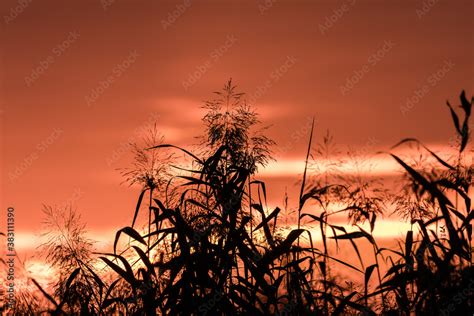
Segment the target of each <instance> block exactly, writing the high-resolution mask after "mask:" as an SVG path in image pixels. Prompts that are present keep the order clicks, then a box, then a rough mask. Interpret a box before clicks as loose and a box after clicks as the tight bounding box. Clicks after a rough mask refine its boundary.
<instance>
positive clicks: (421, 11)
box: [415, 0, 439, 20]
mask: <svg viewBox="0 0 474 316" xmlns="http://www.w3.org/2000/svg"><path fill="white" fill-rule="evenodd" d="M438 2H439V0H425V1H423V3H422V4H421V8H417V9H416V10H415V13H416V16H417V17H418V19H419V20H421V19H422V18H423V17H424V16H425V15H426V14H428V13H429V12H430V11H431V9H433V7H434V6H435V5H436V4H437V3H438Z"/></svg>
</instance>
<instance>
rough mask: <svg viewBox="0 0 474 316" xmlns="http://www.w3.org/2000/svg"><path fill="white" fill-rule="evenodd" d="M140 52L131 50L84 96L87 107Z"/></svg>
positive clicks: (120, 75)
mask: <svg viewBox="0 0 474 316" xmlns="http://www.w3.org/2000/svg"><path fill="white" fill-rule="evenodd" d="M138 57H140V54H138V52H137V51H136V50H134V51H131V52H130V53H129V54H128V56H127V57H126V58H125V59H124V60H123V61H122V62H120V63H119V64H117V65H116V66H115V67H114V68H113V69H112V71H111V72H110V74H109V75H108V76H107V78H105V79H104V80H102V81H100V82H99V83H98V85H97V86H96V87H95V88H93V89H92V90H91V91H90V92H89V93H88V94H87V95H86V96H85V97H84V100H85V101H86V104H87V106H88V107H90V106H92V105H93V104H94V103H95V102H96V101H97V100H98V99H99V98H100V96H101V95H102V94H103V93H104V92H105V90H107V89H108V88H110V86H112V85H113V84H114V82H115V81H117V79H119V78H120V77H122V76H123V74H124V73H125V72H126V71H127V70H128V69H129V68H130V67H132V65H133V64H135V63H136V61H137V59H138Z"/></svg>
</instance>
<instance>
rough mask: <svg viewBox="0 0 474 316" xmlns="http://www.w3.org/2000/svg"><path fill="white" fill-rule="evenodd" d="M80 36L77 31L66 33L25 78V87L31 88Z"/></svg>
mask: <svg viewBox="0 0 474 316" xmlns="http://www.w3.org/2000/svg"><path fill="white" fill-rule="evenodd" d="M80 36H81V34H80V33H79V32H78V31H71V32H69V33H68V35H67V37H66V38H65V39H64V40H63V41H62V42H61V43H59V44H58V45H56V46H55V47H54V48H53V49H52V50H51V53H50V54H49V55H48V57H46V58H45V59H43V60H41V61H40V62H39V64H38V66H36V67H35V68H34V69H33V70H32V71H31V73H30V74H29V75H28V76H26V77H25V79H24V80H25V84H26V86H27V87H31V85H32V84H33V83H34V82H35V81H36V80H38V78H39V77H41V76H42V75H43V74H44V73H45V72H46V71H47V70H48V69H49V68H50V67H51V65H53V64H54V62H55V61H56V59H57V58H59V57H61V56H62V55H63V54H64V53H65V52H66V50H68V49H69V47H71V46H72V44H74V42H76V41H77V40H78V39H79V37H80Z"/></svg>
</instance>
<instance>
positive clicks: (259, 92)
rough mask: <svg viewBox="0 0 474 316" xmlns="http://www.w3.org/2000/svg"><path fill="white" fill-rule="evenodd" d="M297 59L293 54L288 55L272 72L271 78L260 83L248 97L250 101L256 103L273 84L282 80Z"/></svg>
mask: <svg viewBox="0 0 474 316" xmlns="http://www.w3.org/2000/svg"><path fill="white" fill-rule="evenodd" d="M297 61H298V60H297V59H296V58H295V57H293V56H286V59H285V61H284V62H283V63H282V64H281V65H279V66H278V67H276V68H275V69H274V70H273V71H272V72H271V73H270V76H269V78H268V79H267V80H266V81H265V82H264V83H263V84H261V85H259V86H258V87H257V89H255V91H254V92H253V93H252V94H250V96H249V99H248V100H249V102H250V103H254V102H255V101H257V99H260V98H261V97H262V96H264V95H265V94H266V93H267V92H268V90H270V89H271V88H272V87H273V85H275V84H276V83H277V82H278V81H280V79H281V78H282V77H283V76H284V75H285V74H286V73H288V72H289V71H290V69H291V68H293V66H294V65H295V64H296V62H297Z"/></svg>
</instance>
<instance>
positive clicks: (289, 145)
mask: <svg viewBox="0 0 474 316" xmlns="http://www.w3.org/2000/svg"><path fill="white" fill-rule="evenodd" d="M317 123H318V120H317V119H314V126H316V125H317ZM312 124H313V118H312V117H311V116H307V117H306V119H305V121H304V123H303V124H301V125H300V127H299V128H298V129H296V130H293V131H292V132H291V134H290V139H289V140H287V141H286V142H285V143H284V144H281V145H279V146H278V147H277V148H275V159H277V160H278V158H280V157H282V156H284V155H285V154H286V153H288V152H289V151H291V150H293V148H294V147H295V146H296V144H298V143H299V142H301V141H302V140H303V139H305V140H308V139H309V134H310V132H311V125H312Z"/></svg>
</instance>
